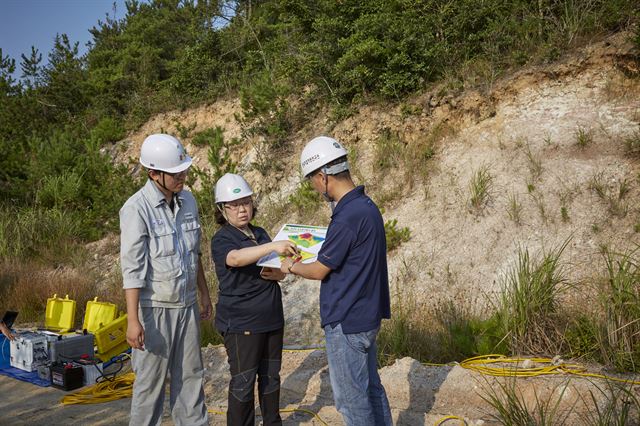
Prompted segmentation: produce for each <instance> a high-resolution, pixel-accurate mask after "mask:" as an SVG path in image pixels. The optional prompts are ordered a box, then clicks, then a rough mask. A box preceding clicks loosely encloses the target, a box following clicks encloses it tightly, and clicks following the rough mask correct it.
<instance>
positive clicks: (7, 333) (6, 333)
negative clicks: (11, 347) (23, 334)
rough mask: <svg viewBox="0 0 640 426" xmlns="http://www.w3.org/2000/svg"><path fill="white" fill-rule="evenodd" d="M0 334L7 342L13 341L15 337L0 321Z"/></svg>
mask: <svg viewBox="0 0 640 426" xmlns="http://www.w3.org/2000/svg"><path fill="white" fill-rule="evenodd" d="M0 332H2V334H4V336H5V337H6V338H7V339H9V340H13V339H15V336H14V335H13V334H12V333H11V330H9V327H7V325H6V324H5V323H3V322H2V321H0Z"/></svg>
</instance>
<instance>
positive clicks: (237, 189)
mask: <svg viewBox="0 0 640 426" xmlns="http://www.w3.org/2000/svg"><path fill="white" fill-rule="evenodd" d="M240 191H241V189H240V188H236V189H234V190H233V193H234V194H237V193H238V192H240Z"/></svg>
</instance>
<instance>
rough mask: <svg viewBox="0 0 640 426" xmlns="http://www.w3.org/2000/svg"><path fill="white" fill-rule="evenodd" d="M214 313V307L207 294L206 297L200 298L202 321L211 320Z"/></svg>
mask: <svg viewBox="0 0 640 426" xmlns="http://www.w3.org/2000/svg"><path fill="white" fill-rule="evenodd" d="M212 313H213V306H212V305H211V299H210V298H209V295H208V294H207V295H206V297H200V319H201V320H210V319H211V314H212Z"/></svg>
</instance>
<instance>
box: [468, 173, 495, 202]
mask: <svg viewBox="0 0 640 426" xmlns="http://www.w3.org/2000/svg"><path fill="white" fill-rule="evenodd" d="M492 183H493V176H492V175H491V173H490V172H489V167H488V166H486V165H483V166H481V167H480V168H479V169H478V170H477V171H476V172H475V173H474V174H473V177H472V178H471V182H469V191H470V192H471V197H470V202H471V207H473V208H474V209H476V210H480V209H481V208H482V207H484V205H485V204H486V203H487V201H488V200H489V195H490V194H489V192H490V189H491V185H492Z"/></svg>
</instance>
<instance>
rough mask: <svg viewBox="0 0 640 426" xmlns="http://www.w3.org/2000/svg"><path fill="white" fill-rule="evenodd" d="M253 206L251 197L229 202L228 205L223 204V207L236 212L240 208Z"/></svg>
mask: <svg viewBox="0 0 640 426" xmlns="http://www.w3.org/2000/svg"><path fill="white" fill-rule="evenodd" d="M252 204H253V200H252V199H251V197H247V198H241V199H239V200H234V201H229V202H228V203H224V207H225V208H227V209H229V210H238V209H239V208H240V206H243V207H245V208H248V207H249V206H250V205H252Z"/></svg>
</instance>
